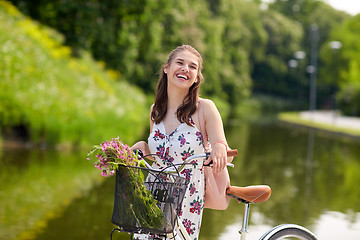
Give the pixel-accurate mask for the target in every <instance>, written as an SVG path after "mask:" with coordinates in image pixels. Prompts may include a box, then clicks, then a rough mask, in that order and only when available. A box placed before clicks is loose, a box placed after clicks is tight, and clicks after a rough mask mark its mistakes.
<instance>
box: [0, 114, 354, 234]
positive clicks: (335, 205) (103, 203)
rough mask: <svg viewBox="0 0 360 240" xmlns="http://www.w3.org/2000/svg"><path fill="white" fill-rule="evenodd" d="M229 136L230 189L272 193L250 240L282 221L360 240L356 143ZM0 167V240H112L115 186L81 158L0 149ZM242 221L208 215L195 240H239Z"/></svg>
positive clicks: (255, 127)
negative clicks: (233, 152) (262, 188)
mask: <svg viewBox="0 0 360 240" xmlns="http://www.w3.org/2000/svg"><path fill="white" fill-rule="evenodd" d="M226 134H227V138H228V141H229V144H230V146H231V147H232V148H237V149H238V151H239V156H238V157H236V158H235V159H234V161H233V163H234V164H235V168H233V169H229V171H230V176H231V182H232V184H233V185H238V186H246V185H253V184H267V185H269V186H271V188H272V196H271V197H270V199H269V200H268V201H267V202H264V203H259V204H254V205H251V211H250V225H249V230H250V232H249V235H248V239H249V240H251V239H258V237H260V236H261V235H262V233H264V232H265V231H266V230H268V229H270V228H271V227H272V226H275V225H278V224H282V223H295V224H299V225H302V226H305V227H307V228H309V229H310V230H312V231H313V232H314V233H315V234H317V235H318V236H319V238H320V239H347V240H348V239H360V204H359V199H360V188H359V186H358V185H359V183H360V141H359V140H356V139H349V138H346V137H342V136H336V135H329V134H325V133H321V132H314V131H312V130H308V129H302V128H294V127H292V126H287V125H285V124H283V123H280V122H278V121H276V120H274V119H272V118H269V119H263V120H261V121H253V122H244V121H240V120H237V121H231V122H230V123H229V124H227V127H226ZM0 165H1V169H0V182H1V183H0V186H1V187H0V203H1V206H0V239H1V240H13V239H16V240H18V239H22V240H45V239H46V240H49V239H69V240H80V239H88V240H99V239H109V234H110V232H111V230H112V229H113V227H114V226H113V225H112V224H111V222H110V219H111V214H112V208H113V194H114V193H113V192H114V178H108V179H106V180H104V178H103V177H100V176H99V172H98V170H97V169H95V168H93V167H92V166H91V164H90V163H89V162H87V161H86V151H84V150H82V151H71V152H68V151H55V150H46V151H44V150H26V149H2V150H1V151H0ZM242 213H243V204H238V203H237V202H236V201H232V202H231V204H230V206H229V208H228V210H226V211H214V210H205V212H204V218H203V224H202V228H201V235H200V239H201V240H227V239H239V235H238V231H239V229H240V227H241V221H242ZM115 239H129V236H128V235H127V234H116V235H115Z"/></svg>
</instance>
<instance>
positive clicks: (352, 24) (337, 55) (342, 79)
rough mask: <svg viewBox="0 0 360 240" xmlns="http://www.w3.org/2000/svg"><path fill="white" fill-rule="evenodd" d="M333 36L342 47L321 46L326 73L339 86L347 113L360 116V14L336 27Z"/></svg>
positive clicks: (339, 98)
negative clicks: (334, 48)
mask: <svg viewBox="0 0 360 240" xmlns="http://www.w3.org/2000/svg"><path fill="white" fill-rule="evenodd" d="M330 39H333V40H337V41H339V42H341V44H342V47H341V49H339V50H338V51H336V52H334V50H332V49H331V48H330V47H329V46H328V45H324V47H323V48H322V49H321V55H320V56H321V59H322V61H323V62H324V63H325V64H324V65H325V66H324V69H323V71H322V76H323V78H324V79H326V80H327V81H328V82H329V83H331V84H335V85H336V86H337V88H338V89H339V92H338V93H337V95H336V96H337V101H338V102H339V107H340V109H341V110H342V111H343V113H345V114H348V115H356V116H360V81H359V79H360V71H359V69H360V14H359V15H356V16H354V17H352V18H350V19H349V20H347V21H345V22H344V23H343V24H342V25H341V26H338V27H336V28H334V29H333V30H332V31H331V34H330Z"/></svg>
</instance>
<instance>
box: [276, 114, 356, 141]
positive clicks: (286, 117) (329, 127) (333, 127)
mask: <svg viewBox="0 0 360 240" xmlns="http://www.w3.org/2000/svg"><path fill="white" fill-rule="evenodd" d="M278 119H279V120H280V121H282V122H285V123H289V124H294V125H297V126H302V127H307V128H313V129H318V130H321V131H325V132H329V133H334V134H340V135H345V136H350V137H356V138H357V137H360V130H358V129H354V128H352V127H351V126H347V125H346V124H341V123H340V124H333V123H331V121H330V122H324V121H316V120H314V119H311V118H304V117H302V116H301V115H300V113H298V112H284V113H280V114H279V115H278Z"/></svg>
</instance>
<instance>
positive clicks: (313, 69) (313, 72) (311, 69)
mask: <svg viewBox="0 0 360 240" xmlns="http://www.w3.org/2000/svg"><path fill="white" fill-rule="evenodd" d="M318 40H319V35H318V27H317V25H316V24H312V25H311V56H310V64H311V65H310V66H308V67H307V71H308V73H310V93H309V110H310V112H313V111H315V109H316V77H317V43H318Z"/></svg>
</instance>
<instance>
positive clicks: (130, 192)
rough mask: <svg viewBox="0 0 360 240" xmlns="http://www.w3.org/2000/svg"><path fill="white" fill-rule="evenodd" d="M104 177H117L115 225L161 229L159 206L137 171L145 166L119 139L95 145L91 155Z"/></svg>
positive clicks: (161, 220) (142, 175) (141, 175)
mask: <svg viewBox="0 0 360 240" xmlns="http://www.w3.org/2000/svg"><path fill="white" fill-rule="evenodd" d="M87 159H88V160H90V161H93V164H94V166H95V167H96V168H98V169H99V170H100V171H101V175H102V176H104V177H107V176H110V175H114V174H115V173H116V187H115V203H114V212H113V217H112V222H113V223H115V224H117V225H125V227H126V226H132V225H133V226H139V227H145V228H150V229H152V228H159V227H161V225H162V224H163V221H164V214H163V212H162V211H161V209H160V208H159V207H158V206H157V201H156V200H155V199H154V197H153V195H152V194H151V192H150V191H149V190H148V189H146V187H145V177H144V174H143V172H142V171H141V170H140V169H139V168H136V167H142V166H144V160H143V159H138V157H137V155H136V154H135V153H134V152H133V151H131V150H130V147H129V146H128V145H126V144H123V143H122V142H121V141H120V140H119V137H118V138H115V139H111V140H110V141H105V142H103V143H102V144H100V145H96V146H94V147H93V149H92V150H91V151H90V152H89V153H88V158H87Z"/></svg>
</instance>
